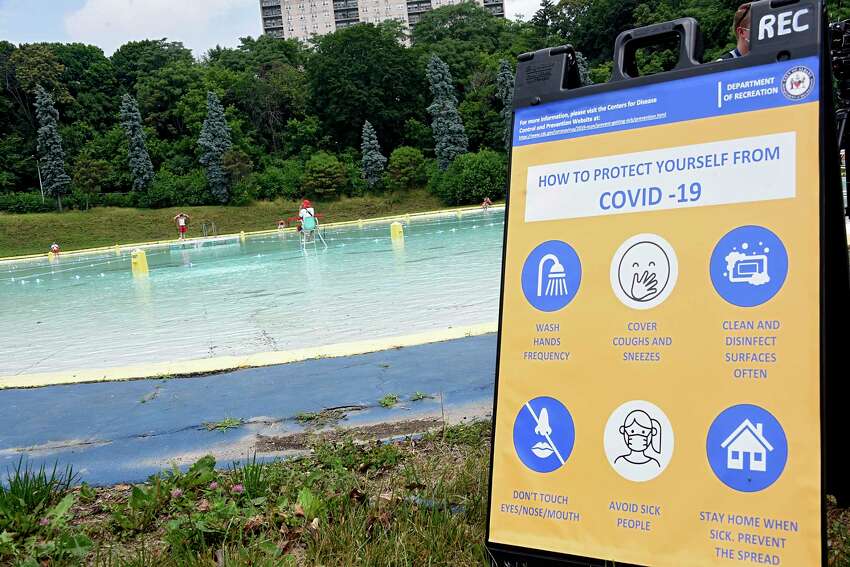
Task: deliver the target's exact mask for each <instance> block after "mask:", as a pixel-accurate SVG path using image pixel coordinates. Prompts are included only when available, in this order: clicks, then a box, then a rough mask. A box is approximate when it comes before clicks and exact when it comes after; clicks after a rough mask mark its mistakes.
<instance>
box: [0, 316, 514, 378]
mask: <svg viewBox="0 0 850 567" xmlns="http://www.w3.org/2000/svg"><path fill="white" fill-rule="evenodd" d="M497 327H498V325H497V323H496V322H492V323H482V324H478V325H468V326H459V327H449V328H446V329H436V330H432V331H427V332H423V333H416V334H412V335H403V336H397V337H387V338H380V339H371V340H365V341H355V342H347V343H339V344H334V345H323V346H317V347H310V348H302V349H296V350H289V351H272V352H259V353H254V354H248V355H244V356H219V357H214V358H203V359H195V360H185V361H177V362H152V363H150V364H138V365H133V366H122V367H115V368H100V369H82V370H68V371H59V372H44V373H34V374H20V375H13V376H0V390H4V389H9V388H38V387H44V386H57V385H61V384H82V383H89V382H118V381H125V380H137V379H141V378H164V377H176V376H191V375H197V374H210V373H215V372H225V371H231V370H240V369H245V368H259V367H264V366H274V365H277V364H288V363H291V362H301V361H305V360H315V359H319V358H340V357H347V356H355V355H359V354H367V353H370V352H379V351H382V350H390V349H394V348H402V347H410V346H416V345H423V344H429V343H438V342H444V341H450V340H455V339H462V338H465V337H474V336H480V335H487V334H491V333H495V332H496V330H497Z"/></svg>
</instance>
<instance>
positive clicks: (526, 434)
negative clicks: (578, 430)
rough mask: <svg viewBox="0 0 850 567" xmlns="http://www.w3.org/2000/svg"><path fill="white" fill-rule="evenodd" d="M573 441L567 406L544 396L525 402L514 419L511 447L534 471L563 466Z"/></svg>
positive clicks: (570, 451)
mask: <svg viewBox="0 0 850 567" xmlns="http://www.w3.org/2000/svg"><path fill="white" fill-rule="evenodd" d="M574 444H575V425H574V424H573V418H572V416H571V415H570V412H569V411H568V410H567V408H566V407H565V406H564V404H562V403H561V402H559V401H558V400H556V399H555V398H550V397H547V396H541V397H539V398H534V399H533V400H530V401H528V402H526V403H525V404H524V405H523V406H522V407H521V408H520V410H519V413H518V414H517V416H516V421H514V449H516V454H517V456H518V457H519V459H520V460H521V461H522V462H523V464H525V466H527V467H528V468H529V469H531V470H533V471H535V472H541V473H548V472H552V471H554V470H557V469H559V468H561V466H563V465H564V464H565V463H566V462H567V460H568V459H569V458H570V454H571V453H572V451H573V445H574Z"/></svg>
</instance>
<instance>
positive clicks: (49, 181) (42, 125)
mask: <svg viewBox="0 0 850 567" xmlns="http://www.w3.org/2000/svg"><path fill="white" fill-rule="evenodd" d="M35 93H36V100H35V114H36V116H37V117H38V124H39V129H38V153H39V154H40V155H41V160H42V161H41V175H42V179H43V184H44V190H45V191H46V192H47V194H48V195H50V196H51V197H56V202H57V203H58V204H59V211H60V212H61V211H62V195H67V194H68V192H69V191H70V189H71V177H70V176H69V175H68V174H67V173H65V152H64V151H63V150H62V137H61V136H60V135H59V124H58V123H59V112H58V111H57V110H56V107H55V106H54V105H53V97H52V96H50V94H49V93H48V92H47V91H46V90H44V88H43V87H42V86H41V85H38V86H37V87H36V90H35Z"/></svg>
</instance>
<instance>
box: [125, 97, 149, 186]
mask: <svg viewBox="0 0 850 567" xmlns="http://www.w3.org/2000/svg"><path fill="white" fill-rule="evenodd" d="M121 127H122V128H124V132H126V133H127V140H128V142H129V143H130V150H129V158H130V173H131V174H132V176H133V190H134V191H147V190H148V187H150V186H151V183H153V177H154V172H153V163H151V156H150V154H148V148H147V146H146V144H145V131H144V130H143V129H142V115H141V114H140V113H139V105H138V104H137V103H136V99H134V98H133V97H132V96H130V95H129V94H125V95H124V98H123V99H122V100H121Z"/></svg>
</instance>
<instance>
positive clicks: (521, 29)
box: [0, 0, 739, 212]
mask: <svg viewBox="0 0 850 567" xmlns="http://www.w3.org/2000/svg"><path fill="white" fill-rule="evenodd" d="M738 4H739V1H738V0H560V2H558V3H554V2H553V1H552V0H543V3H542V5H541V7H540V9H539V10H538V11H537V12H536V13H535V14H534V16H533V17H532V18H530V20H529V21H514V20H509V19H505V18H498V17H494V16H492V15H491V14H490V13H489V12H487V11H486V10H485V9H483V8H480V7H478V6H477V5H475V4H474V3H471V2H466V3H463V4H459V5H455V6H447V7H443V8H439V9H436V10H434V11H432V12H429V13H427V14H425V15H423V17H422V19H421V21H420V23H419V24H417V26H416V27H415V28H414V29H413V31H412V33H411V36H410V38H409V40H408V41H405V39H406V38H405V35H404V34H405V32H404V30H403V29H402V27H401V26H400V24H398V23H396V22H385V23H382V24H379V25H374V24H358V25H355V26H351V27H348V28H344V29H341V30H338V31H336V32H334V33H330V34H327V35H324V36H320V37H316V38H314V39H313V40H312V41H311V42H309V43H308V44H305V43H301V42H298V41H295V40H281V39H274V38H271V37H268V36H261V37H259V38H256V39H254V38H251V37H248V38H242V39H241V40H240V44H239V46H238V47H235V48H223V47H216V48H214V49H211V50H209V51H208V52H207V53H206V54H205V55H204V56H203V57H201V58H200V59H199V60H196V59H195V58H194V57H193V56H192V53H191V52H190V51H189V50H188V49H186V48H185V47H184V46H183V45H182V44H181V43H180V42H177V41H169V40H167V39H157V40H144V41H133V42H128V43H127V44H125V45H123V46H121V47H120V48H119V49H118V50H116V51H115V53H114V54H112V56H110V57H107V56H106V55H105V54H104V53H103V51H102V50H101V49H99V48H97V47H95V46H91V45H84V44H80V43H72V44H62V43H33V44H24V45H20V46H15V45H13V44H11V43H9V42H6V41H0V81H2V84H0V210H10V211H18V212H25V211H30V210H47V209H53V208H55V207H56V206H58V204H59V199H57V197H59V196H60V195H61V197H62V199H63V200H64V203H65V205H66V206H71V207H77V208H85V207H87V206H88V205H89V204H91V203H95V204H104V205H114V206H142V207H164V206H173V205H199V204H212V203H235V204H242V203H246V202H249V201H250V200H252V199H275V198H278V197H283V198H287V199H294V198H299V197H301V196H304V195H313V196H316V195H322V196H325V197H333V196H336V195H359V194H363V193H366V192H380V191H401V190H407V189H410V188H414V187H422V186H425V185H427V186H428V187H429V188H431V190H433V191H434V192H436V193H437V194H438V195H439V196H440V197H442V198H443V199H444V200H446V201H447V202H450V203H461V202H472V201H474V200H478V199H479V198H483V196H486V195H490V196H491V197H494V198H495V197H500V196H501V194H503V192H504V182H505V177H506V175H505V172H504V169H505V164H506V158H505V149H506V144H507V142H508V135H507V132H506V129H505V124H506V122H507V120H509V118H510V99H511V97H512V89H513V68H514V67H513V65H514V62H515V61H516V57H517V55H519V54H520V53H524V52H528V51H533V50H536V49H541V48H543V47H548V46H554V45H561V44H565V43H570V44H573V45H574V46H575V47H576V48H577V49H578V50H579V51H581V53H582V56H581V57H580V65H581V74H582V79H583V81H584V82H586V83H590V82H604V81H607V80H608V78H609V77H610V73H611V62H610V61H611V56H612V47H613V42H614V38H615V37H616V35H617V33H619V32H620V31H622V30H624V29H628V28H632V27H637V26H641V25H647V24H650V23H654V22H658V21H662V20H669V19H672V18H677V17H682V16H693V17H695V18H697V19H698V20H699V21H700V24H701V28H702V31H703V33H704V36H705V44H706V47H707V49H706V54H705V59H706V60H711V59H714V58H716V57H718V56H719V55H721V54H722V53H723V52H724V51H726V50H729V49H731V48H732V47H734V36H733V33H732V30H731V20H732V14H733V13H734V11H735V9H736V8H737V6H738ZM674 57H675V54H674V52H673V50H672V49H667V50H664V49H659V50H656V51H653V52H650V53H641V54H639V59H638V63H639V66H640V68H641V71H642V72H646V73H649V72H655V71H658V70H663V69H666V68H669V67H670V66H671V65H672V63H673V62H674ZM493 169H495V170H496V172H495V173H494V172H493V171H491V170H493ZM39 172H40V173H41V178H42V179H41V181H42V184H43V185H44V186H45V188H46V189H47V191H48V193H49V194H50V196H51V197H53V198H52V199H47V200H46V203H42V200H41V195H40V191H39Z"/></svg>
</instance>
